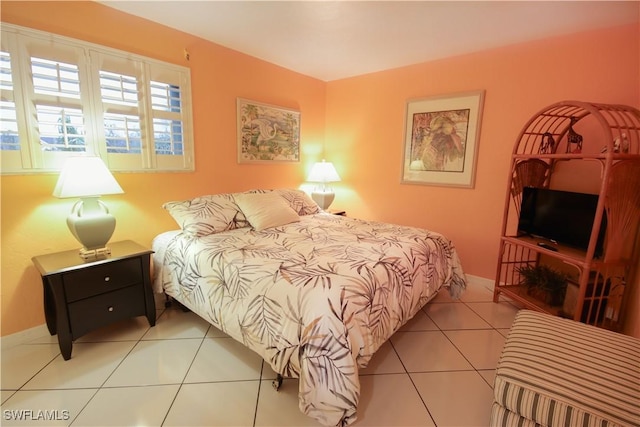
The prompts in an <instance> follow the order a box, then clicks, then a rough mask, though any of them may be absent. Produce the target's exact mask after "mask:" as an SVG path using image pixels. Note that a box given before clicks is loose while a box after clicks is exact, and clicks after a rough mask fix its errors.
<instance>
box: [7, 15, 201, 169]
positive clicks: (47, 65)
mask: <svg viewBox="0 0 640 427" xmlns="http://www.w3.org/2000/svg"><path fill="white" fill-rule="evenodd" d="M1 51H2V54H1V56H0V71H1V72H2V74H1V75H0V87H1V88H2V100H1V104H0V108H1V114H0V126H1V127H0V130H1V131H2V140H1V144H0V150H1V154H2V172H3V173H4V172H24V171H26V172H34V171H52V170H58V169H59V168H60V167H61V165H62V162H63V161H64V159H65V158H67V157H69V156H70V155H73V154H75V153H78V152H86V153H91V154H96V155H99V156H100V157H101V158H102V159H103V160H104V161H105V162H106V163H107V165H108V166H109V168H110V169H111V170H120V171H156V170H157V171H161V170H178V171H179V170H193V169H194V165H193V137H192V131H191V127H192V120H191V97H190V93H191V80H190V72H189V70H188V69H187V68H184V67H180V66H176V65H172V64H167V63H163V62H160V61H155V60H152V59H150V58H145V57H142V56H138V55H133V54H130V53H127V52H122V51H118V50H115V49H109V48H105V47H102V46H98V45H94V44H90V43H85V42H82V41H78V40H73V39H69V38H65V37H59V36H56V35H52V34H48V33H43V32H39V31H35V30H30V29H26V28H22V27H17V26H14V25H10V24H6V25H5V24H3V28H2V49H1Z"/></svg>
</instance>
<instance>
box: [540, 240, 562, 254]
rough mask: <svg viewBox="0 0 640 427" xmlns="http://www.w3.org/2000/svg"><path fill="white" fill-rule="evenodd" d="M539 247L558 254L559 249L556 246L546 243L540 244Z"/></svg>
mask: <svg viewBox="0 0 640 427" xmlns="http://www.w3.org/2000/svg"><path fill="white" fill-rule="evenodd" d="M538 246H540V247H541V248H545V249H549V250H550V251H554V252H558V248H556V247H555V246H551V245H550V244H548V243H545V242H539V243H538Z"/></svg>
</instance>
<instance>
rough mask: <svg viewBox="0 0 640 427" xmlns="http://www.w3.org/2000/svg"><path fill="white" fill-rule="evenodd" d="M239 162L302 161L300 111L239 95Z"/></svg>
mask: <svg viewBox="0 0 640 427" xmlns="http://www.w3.org/2000/svg"><path fill="white" fill-rule="evenodd" d="M237 108H238V111H237V120H238V163H272V162H298V161H300V112H299V111H295V110H290V109H287V108H282V107H276V106H273V105H267V104H261V103H259V102H255V101H249V100H247V99H242V98H238V103H237Z"/></svg>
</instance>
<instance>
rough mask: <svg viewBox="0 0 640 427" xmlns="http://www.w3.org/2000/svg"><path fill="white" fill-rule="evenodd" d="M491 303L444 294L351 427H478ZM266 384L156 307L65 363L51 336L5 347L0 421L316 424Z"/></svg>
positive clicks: (493, 323) (220, 343)
mask: <svg viewBox="0 0 640 427" xmlns="http://www.w3.org/2000/svg"><path fill="white" fill-rule="evenodd" d="M492 296H493V295H492V293H491V291H489V290H488V289H486V288H483V287H482V286H480V285H474V284H473V282H472V283H470V286H469V288H468V289H467V291H466V292H465V293H464V295H463V296H462V299H461V300H459V301H453V300H451V299H450V298H449V296H448V295H447V294H446V293H445V292H441V293H440V294H439V295H438V296H437V297H436V298H435V299H434V300H433V301H432V302H431V303H429V304H428V305H427V306H426V307H425V308H424V309H423V310H422V311H420V312H419V313H418V314H417V315H416V316H415V317H414V319H412V320H411V321H410V322H409V323H407V324H406V325H405V326H404V327H403V328H402V329H401V330H400V331H398V332H397V333H396V334H395V335H394V336H393V337H391V339H390V340H389V341H387V342H386V343H385V344H384V345H383V346H382V347H381V348H380V350H379V351H378V353H376V355H375V356H374V358H373V359H372V360H371V363H370V364H369V366H368V367H367V368H366V369H363V370H361V376H360V381H361V398H360V404H359V407H358V420H357V421H356V423H355V424H354V425H356V426H438V427H444V426H486V425H487V423H488V420H489V413H490V408H491V402H492V384H493V376H494V369H495V366H496V363H497V361H498V358H499V356H500V352H501V351H502V347H503V345H504V340H505V337H506V335H507V333H508V331H509V328H510V327H511V323H512V322H513V319H514V317H515V314H516V312H517V308H516V307H515V306H513V305H511V304H510V303H509V302H500V303H498V304H495V303H493V302H492ZM275 376H276V375H275V373H274V372H273V371H272V370H271V368H270V367H269V366H268V365H267V364H266V363H264V362H263V361H262V359H261V358H260V357H259V356H257V355H256V354H255V353H253V352H251V351H250V350H247V349H246V348H244V347H243V346H242V345H240V344H239V343H237V342H236V341H234V340H233V339H231V338H229V337H228V336H226V335H225V334H224V333H222V332H220V331H218V330H217V329H215V328H213V327H212V326H210V325H209V324H208V323H207V322H205V321H204V320H202V319H200V318H199V317H197V316H196V315H195V314H193V313H185V312H183V311H181V310H180V309H177V308H173V307H171V308H168V309H165V308H164V306H163V304H162V301H159V309H158V321H157V323H156V326H155V327H153V328H150V327H149V325H148V323H147V321H146V318H144V317H139V318H135V319H131V320H127V321H124V322H120V323H118V324H115V325H112V326H109V327H107V328H103V329H100V330H97V331H94V332H92V333H90V334H87V335H85V336H83V337H82V338H80V339H78V340H76V341H75V343H74V345H73V353H72V358H71V359H70V360H68V361H64V360H63V359H62V356H61V355H60V352H59V349H58V344H57V340H56V337H55V336H54V337H49V336H47V337H42V338H41V339H37V340H34V341H32V342H29V343H28V344H21V345H18V346H14V347H11V348H8V349H3V351H2V379H1V383H2V419H1V420H0V424H2V425H3V426H4V425H6V426H9V425H32V426H52V425H72V426H134V425H147V426H318V425H319V424H318V423H317V422H315V421H314V420H312V419H310V418H308V417H306V416H305V415H304V414H302V413H301V412H300V411H299V410H298V403H297V388H298V381H297V380H296V379H285V380H284V383H283V386H282V388H281V389H280V391H275V390H274V389H273V388H272V386H271V381H272V380H273V379H274V378H275ZM29 411H30V412H29ZM19 416H22V417H23V418H26V420H25V419H23V420H21V421H20V420H16V418H17V417H19Z"/></svg>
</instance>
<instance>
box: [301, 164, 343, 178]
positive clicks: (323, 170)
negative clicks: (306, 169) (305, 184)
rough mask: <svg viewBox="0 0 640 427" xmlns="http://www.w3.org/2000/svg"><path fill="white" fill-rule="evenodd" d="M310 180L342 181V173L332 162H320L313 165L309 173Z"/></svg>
mask: <svg viewBox="0 0 640 427" xmlns="http://www.w3.org/2000/svg"><path fill="white" fill-rule="evenodd" d="M308 181H310V182H337V181H340V175H338V172H337V171H336V168H335V167H334V166H333V163H331V162H325V161H324V160H322V162H318V163H316V164H314V165H313V167H312V168H311V172H310V173H309V178H308Z"/></svg>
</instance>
